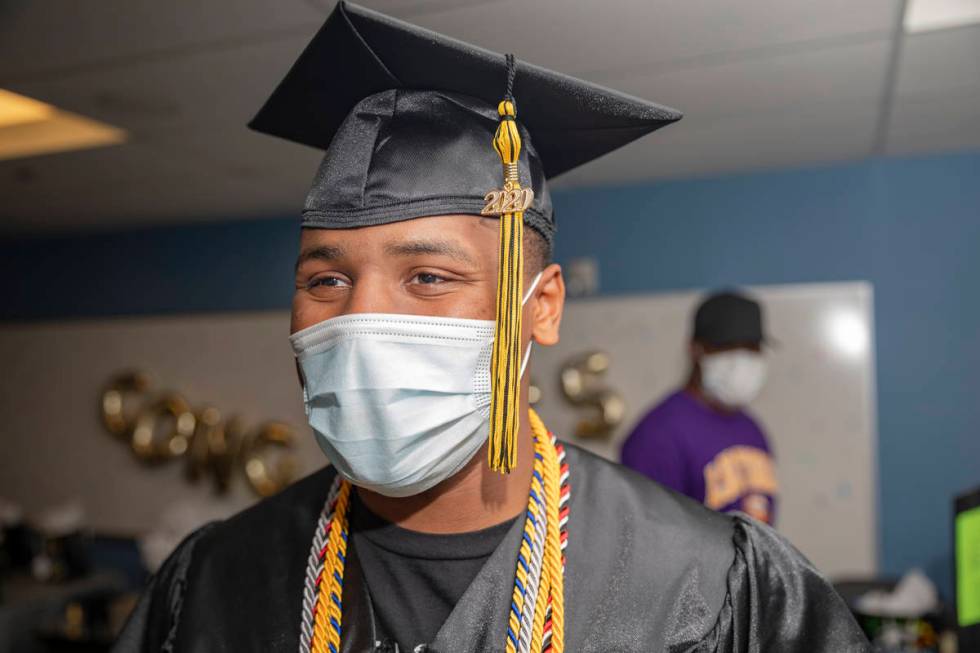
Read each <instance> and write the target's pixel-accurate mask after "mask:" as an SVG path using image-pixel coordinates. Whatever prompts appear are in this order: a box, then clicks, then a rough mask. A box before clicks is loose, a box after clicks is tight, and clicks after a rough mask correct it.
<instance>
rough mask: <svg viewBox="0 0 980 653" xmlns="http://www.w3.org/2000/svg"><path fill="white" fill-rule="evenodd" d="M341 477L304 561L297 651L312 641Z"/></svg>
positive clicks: (307, 648) (303, 652) (306, 651)
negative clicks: (305, 561)
mask: <svg viewBox="0 0 980 653" xmlns="http://www.w3.org/2000/svg"><path fill="white" fill-rule="evenodd" d="M340 484H341V479H340V477H339V476H338V477H336V478H335V479H334V482H333V485H331V487H330V492H329V494H328V495H327V502H326V503H325V504H324V506H323V510H322V511H321V512H320V518H319V519H318V520H317V524H316V531H314V533H313V545H312V546H311V547H310V556H309V559H308V560H307V563H306V584H305V586H304V588H303V615H302V619H301V620H300V625H299V651H300V653H309V651H310V647H311V646H312V643H313V625H314V624H313V621H314V619H315V618H316V610H317V606H318V605H319V595H320V581H321V580H322V578H323V556H324V553H325V552H326V548H327V538H328V537H329V536H330V524H331V519H332V517H333V510H334V506H335V505H336V504H337V493H338V492H339V491H340Z"/></svg>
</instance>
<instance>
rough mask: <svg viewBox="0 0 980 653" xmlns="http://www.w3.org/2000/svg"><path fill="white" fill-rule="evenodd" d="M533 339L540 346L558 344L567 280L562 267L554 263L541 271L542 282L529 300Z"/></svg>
mask: <svg viewBox="0 0 980 653" xmlns="http://www.w3.org/2000/svg"><path fill="white" fill-rule="evenodd" d="M528 309H529V311H530V314H529V315H528V316H527V317H528V321H527V322H526V324H528V325H530V329H529V331H530V333H531V338H532V339H533V340H534V342H536V343H538V344H539V345H544V346H545V347H549V346H551V345H557V344H558V330H559V327H560V326H561V316H562V313H563V312H564V310H565V279H564V278H563V277H562V275H561V266H560V265H558V264H557V263H552V264H551V265H549V266H548V267H546V268H545V269H544V270H542V271H541V280H540V281H538V286H537V288H535V289H534V293H533V295H532V296H531V298H530V299H529V300H528Z"/></svg>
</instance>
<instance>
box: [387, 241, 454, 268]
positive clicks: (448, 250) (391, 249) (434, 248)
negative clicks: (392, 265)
mask: <svg viewBox="0 0 980 653" xmlns="http://www.w3.org/2000/svg"><path fill="white" fill-rule="evenodd" d="M385 254H387V255H388V256H418V255H420V254H434V255H442V256H448V257H450V258H452V259H455V260H457V261H460V262H462V263H470V264H472V263H473V257H472V256H470V255H469V253H468V252H467V251H466V250H465V249H464V248H463V247H461V246H460V245H458V244H457V243H454V242H452V241H450V240H401V241H392V242H389V243H387V244H386V245H385Z"/></svg>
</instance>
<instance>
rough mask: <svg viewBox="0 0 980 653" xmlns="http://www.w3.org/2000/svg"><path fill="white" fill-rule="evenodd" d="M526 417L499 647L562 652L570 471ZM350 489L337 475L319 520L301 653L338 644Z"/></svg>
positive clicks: (552, 441)
mask: <svg viewBox="0 0 980 653" xmlns="http://www.w3.org/2000/svg"><path fill="white" fill-rule="evenodd" d="M529 420H530V422H531V433H532V434H533V436H534V454H535V456H534V472H533V474H532V477H531V487H530V488H529V491H528V507H527V512H526V515H527V517H526V518H525V521H524V537H523V538H522V539H521V545H520V549H519V551H518V555H517V564H516V570H515V575H514V591H513V594H512V599H511V610H510V615H509V617H508V623H507V635H506V639H505V646H504V651H501V652H498V653H563V651H564V648H565V592H564V588H565V548H566V546H567V544H568V530H567V527H568V520H569V510H570V507H571V506H570V501H569V497H570V496H571V489H570V486H569V476H570V475H569V469H568V464H567V463H566V462H565V448H564V446H563V445H562V444H561V443H560V442H558V440H557V439H556V438H555V436H554V435H553V434H551V433H549V432H548V429H547V428H546V427H545V425H544V423H543V422H542V421H541V418H539V417H538V415H537V414H536V413H535V412H534V411H533V410H532V411H530V415H529ZM350 493H351V484H350V482H348V481H345V480H343V479H342V478H341V477H340V476H337V477H336V478H335V479H334V482H333V486H332V487H331V489H330V492H329V493H328V496H327V500H326V503H325V504H324V506H323V510H322V511H321V514H320V518H319V520H318V521H317V526H316V532H315V533H314V535H313V541H312V543H311V546H310V555H309V558H308V562H307V569H306V583H305V586H304V592H303V614H302V619H301V621H300V642H299V651H300V653H339V651H340V650H341V642H342V641H343V638H342V635H343V633H342V622H343V614H344V610H343V597H344V568H345V567H346V562H347V544H348V511H349V510H350V499H351V497H350Z"/></svg>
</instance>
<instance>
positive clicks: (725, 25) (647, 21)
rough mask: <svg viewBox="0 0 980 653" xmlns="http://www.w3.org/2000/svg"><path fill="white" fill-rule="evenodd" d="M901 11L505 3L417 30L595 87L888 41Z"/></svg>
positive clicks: (635, 0) (789, 4)
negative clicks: (768, 53)
mask: <svg viewBox="0 0 980 653" xmlns="http://www.w3.org/2000/svg"><path fill="white" fill-rule="evenodd" d="M365 4H367V5H368V6H371V5H372V4H375V3H372V2H371V1H370V0H367V1H366V2H365ZM381 4H382V5H383V4H385V3H384V2H382V3H381ZM899 4H900V3H899V2H898V1H897V0H864V1H862V2H853V0H824V1H823V2H812V1H810V0H784V1H783V2H773V1H772V0H742V1H740V2H724V3H721V2H717V1H716V0H685V1H684V2H676V1H673V0H610V1H607V2H595V1H593V0H499V1H498V2H488V3H481V4H478V5H475V6H465V5H464V6H463V7H462V8H458V9H453V10H447V11H443V12H437V13H427V14H425V15H421V16H418V17H417V18H416V19H414V20H415V22H417V23H418V24H419V25H422V26H424V27H427V28H430V29H434V30H436V31H438V32H442V33H445V34H451V35H453V36H454V37H456V38H460V39H462V40H465V41H469V42H471V43H475V44H477V45H480V46H482V47H486V48H489V49H491V50H494V51H498V52H502V51H511V52H514V53H515V54H516V55H517V56H518V58H520V59H524V60H526V61H530V62H532V63H536V64H539V65H542V66H547V67H551V68H555V69H557V70H561V71H564V72H567V73H570V74H585V75H587V76H589V77H593V76H594V75H595V74H597V73H600V72H602V71H610V70H619V69H633V68H636V67H638V66H644V65H650V64H655V63H663V62H668V61H674V60H683V59H687V58H691V57H698V56H701V55H705V54H710V53H725V52H734V51H739V50H746V49H755V48H762V47H766V46H773V45H786V44H792V43H797V42H802V41H812V40H815V39H828V38H835V37H841V36H846V35H857V34H869V33H877V34H882V35H885V36H887V35H889V34H890V33H891V31H892V29H893V27H894V25H895V24H896V19H897V18H896V17H897V12H898V8H899Z"/></svg>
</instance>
